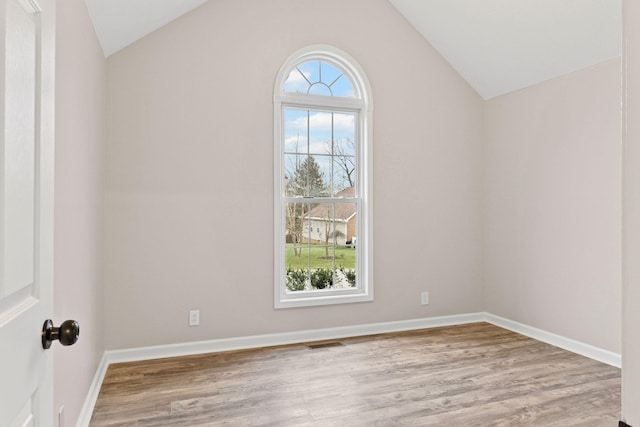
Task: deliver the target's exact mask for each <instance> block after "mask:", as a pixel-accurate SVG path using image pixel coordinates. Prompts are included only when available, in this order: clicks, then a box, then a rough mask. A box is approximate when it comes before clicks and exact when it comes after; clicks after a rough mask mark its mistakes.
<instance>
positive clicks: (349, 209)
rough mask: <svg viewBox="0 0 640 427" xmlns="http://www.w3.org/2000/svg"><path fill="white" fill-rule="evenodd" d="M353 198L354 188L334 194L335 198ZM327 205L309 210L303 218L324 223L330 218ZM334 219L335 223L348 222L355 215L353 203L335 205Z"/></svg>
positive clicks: (320, 205)
mask: <svg viewBox="0 0 640 427" xmlns="http://www.w3.org/2000/svg"><path fill="white" fill-rule="evenodd" d="M354 196H355V188H354V187H349V188H345V189H344V190H342V191H340V192H339V193H336V196H335V197H336V198H340V197H354ZM329 206H330V205H329V204H324V203H323V204H319V205H318V206H316V207H315V208H313V209H311V210H310V211H309V213H308V214H307V215H305V218H312V219H317V220H321V221H326V220H328V219H329V217H330V212H329ZM335 206H336V208H335V215H334V217H335V219H336V221H349V220H350V219H351V218H353V217H354V216H355V214H356V204H355V203H336V204H335Z"/></svg>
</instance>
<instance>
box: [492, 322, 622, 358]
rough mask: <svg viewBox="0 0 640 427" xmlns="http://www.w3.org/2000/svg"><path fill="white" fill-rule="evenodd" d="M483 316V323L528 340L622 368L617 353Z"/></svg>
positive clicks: (520, 324)
mask: <svg viewBox="0 0 640 427" xmlns="http://www.w3.org/2000/svg"><path fill="white" fill-rule="evenodd" d="M484 315H485V321H487V322H489V323H491V324H493V325H496V326H500V327H501V328H504V329H508V330H510V331H513V332H517V333H519V334H522V335H525V336H527V337H530V338H534V339H536V340H538V341H542V342H546V343H547V344H551V345H554V346H556V347H560V348H562V349H565V350H568V351H571V352H573V353H576V354H579V355H581V356H585V357H588V358H590V359H594V360H597V361H598V362H602V363H606V364H607V365H611V366H615V367H616V368H620V367H622V357H621V356H620V354H618V353H614V352H612V351H609V350H603V349H601V348H598V347H594V346H592V345H590V344H585V343H582V342H580V341H576V340H573V339H571V338H566V337H563V336H561V335H557V334H554V333H552V332H547V331H543V330H542V329H538V328H534V327H532V326H528V325H525V324H523V323H519V322H515V321H513V320H509V319H505V318H504V317H500V316H496V315H494V314H491V313H484Z"/></svg>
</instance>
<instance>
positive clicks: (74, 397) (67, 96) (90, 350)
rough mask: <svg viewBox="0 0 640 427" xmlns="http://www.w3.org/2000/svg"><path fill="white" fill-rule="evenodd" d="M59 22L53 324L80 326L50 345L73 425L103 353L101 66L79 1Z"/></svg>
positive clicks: (59, 391) (58, 389)
mask: <svg viewBox="0 0 640 427" xmlns="http://www.w3.org/2000/svg"><path fill="white" fill-rule="evenodd" d="M57 18H58V23H57V65H56V74H57V77H56V83H57V84H56V92H57V93H56V164H55V168H56V174H55V199H56V202H55V318H54V320H55V322H56V324H59V323H60V322H62V321H64V320H65V319H75V320H77V321H78V322H79V323H80V339H79V341H78V343H77V344H75V345H74V346H73V347H62V346H60V345H55V346H54V352H55V353H54V359H55V362H54V363H55V374H54V377H55V405H56V406H55V409H56V412H57V411H58V410H59V408H60V406H62V405H64V408H65V421H66V424H65V425H67V426H71V425H75V420H76V419H77V418H78V414H79V413H80V409H81V407H82V405H83V403H84V400H85V397H86V394H87V391H88V390H89V385H90V383H91V381H92V379H93V376H94V374H95V371H96V368H97V366H98V362H99V361H100V358H101V357H102V353H103V352H104V334H103V326H104V325H103V318H102V314H103V310H102V306H103V304H102V279H101V275H102V233H101V230H102V209H103V206H102V187H103V179H102V176H103V167H102V164H103V161H104V153H103V148H104V143H105V140H106V128H105V126H106V61H105V59H104V56H103V55H102V50H101V49H100V46H99V45H98V42H97V39H96V37H95V33H94V31H93V26H92V24H91V21H90V20H89V15H88V13H87V10H86V8H85V4H84V1H82V0H65V1H62V2H58V4H57ZM56 425H57V424H56Z"/></svg>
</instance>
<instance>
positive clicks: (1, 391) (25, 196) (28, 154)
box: [0, 0, 55, 427]
mask: <svg viewBox="0 0 640 427" xmlns="http://www.w3.org/2000/svg"><path fill="white" fill-rule="evenodd" d="M54 5H55V1H54V0H0V427H13V426H20V427H22V426H38V427H46V426H53V425H54V413H53V360H52V354H51V350H43V348H42V343H41V330H42V325H43V323H44V321H45V320H46V319H49V318H51V317H52V314H53V157H54V152H53V142H54V127H53V125H54V121H53V120H54V114H53V113H54V111H53V110H54V105H55V104H54V50H55V39H54V27H55V10H54V9H53V7H54Z"/></svg>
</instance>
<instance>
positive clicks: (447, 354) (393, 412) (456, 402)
mask: <svg viewBox="0 0 640 427" xmlns="http://www.w3.org/2000/svg"><path fill="white" fill-rule="evenodd" d="M320 344H322V343H320ZM335 344H337V345H335ZM619 419H620V370H619V369H617V368H614V367H611V366H608V365H605V364H602V363H599V362H596V361H593V360H591V359H588V358H585V357H582V356H578V355H576V354H573V353H570V352H567V351H565V350H562V349H559V348H557V347H553V346H551V345H548V344H544V343H542V342H539V341H536V340H533V339H530V338H527V337H524V336H522V335H519V334H515V333H513V332H510V331H507V330H505V329H501V328H498V327H496V326H493V325H490V324H487V323H475V324H470V325H462V326H453V327H444V328H435V329H426V330H420V331H412V332H404V333H395V334H384V335H375V336H368V337H358V338H349V339H342V340H340V341H339V343H329V344H328V345H320V346H318V348H313V349H312V348H310V346H309V345H303V344H300V345H290V346H282V347H270V348H264V349H258V350H245V351H233V352H224V353H211V354H204V355H196V356H187V357H178V358H168V359H158V360H151V361H144V362H132V363H122V364H116V365H112V366H110V367H109V369H108V371H107V374H106V377H105V379H104V383H103V385H102V389H101V391H100V395H99V397H98V401H97V404H96V407H95V410H94V414H93V418H92V421H91V426H93V427H98V426H216V425H229V426H236V425H238V426H258V425H260V426H262V425H269V426H394V425H410V426H574V425H575V426H594V427H605V426H612V427H613V426H616V425H617V422H618V420H619Z"/></svg>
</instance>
